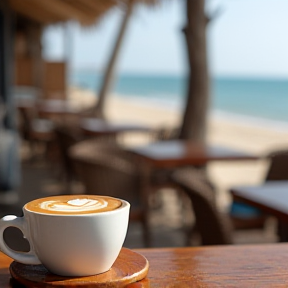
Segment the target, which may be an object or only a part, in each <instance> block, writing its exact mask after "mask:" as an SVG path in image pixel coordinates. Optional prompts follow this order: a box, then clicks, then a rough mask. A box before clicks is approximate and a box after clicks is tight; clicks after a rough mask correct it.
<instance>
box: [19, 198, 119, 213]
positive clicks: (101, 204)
mask: <svg viewBox="0 0 288 288" xmlns="http://www.w3.org/2000/svg"><path fill="white" fill-rule="evenodd" d="M121 205H122V202H121V200H119V199H115V198H112V197H108V196H98V195H62V196H52V197H46V198H41V199H36V200H33V201H31V202H29V203H27V204H26V205H25V206H24V208H25V209H26V210H28V211H32V212H38V213H44V214H57V215H61V214H62V215H73V214H74V215H79V214H93V213H101V212H107V211H112V210H115V209H117V208H119V207H120V206H121Z"/></svg>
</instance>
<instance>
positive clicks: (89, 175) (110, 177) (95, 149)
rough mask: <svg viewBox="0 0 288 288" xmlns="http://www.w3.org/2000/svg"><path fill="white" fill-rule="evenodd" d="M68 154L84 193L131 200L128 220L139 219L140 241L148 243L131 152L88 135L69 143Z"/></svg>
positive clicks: (136, 173)
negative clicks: (77, 141) (140, 225)
mask: <svg viewBox="0 0 288 288" xmlns="http://www.w3.org/2000/svg"><path fill="white" fill-rule="evenodd" d="M69 157H70V159H71V161H73V166H74V168H75V172H76V173H77V176H78V179H79V180H80V181H81V182H82V183H83V184H84V187H85V193H87V194H99V195H108V196H112V197H116V198H121V199H125V200H127V201H128V202H129V203H130V204H131V211H130V220H132V221H133V220H135V221H140V222H141V224H142V226H143V232H144V233H143V236H144V238H143V239H144V244H145V245H146V246H149V244H150V241H149V231H148V223H147V217H146V216H147V215H146V214H145V212H144V211H145V210H144V208H143V207H142V206H141V199H140V198H141V197H140V194H139V191H140V174H139V172H138V170H139V169H138V167H137V166H136V163H135V162H134V161H133V158H131V157H133V156H132V155H131V154H130V153H128V152H126V151H124V150H122V149H121V148H120V147H119V146H118V145H117V144H116V143H115V142H106V141H103V140H95V139H94V140H91V139H90V140H84V141H82V142H80V143H77V144H75V145H74V146H72V147H71V148H70V149H69Z"/></svg>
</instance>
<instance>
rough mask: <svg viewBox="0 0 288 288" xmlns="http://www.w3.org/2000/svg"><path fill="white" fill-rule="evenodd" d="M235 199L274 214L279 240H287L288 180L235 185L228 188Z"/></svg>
mask: <svg viewBox="0 0 288 288" xmlns="http://www.w3.org/2000/svg"><path fill="white" fill-rule="evenodd" d="M230 191H231V193H232V195H233V197H234V199H235V200H238V201H241V202H244V203H246V204H249V205H252V206H255V207H257V208H259V209H261V210H262V211H263V212H266V213H268V214H270V215H273V216H275V217H276V218H277V219H278V220H279V223H281V225H280V227H281V229H280V230H279V231H278V232H279V237H280V241H285V242H286V241H288V181H267V182H265V183H264V184H261V185H256V186H237V187H232V188H231V189H230Z"/></svg>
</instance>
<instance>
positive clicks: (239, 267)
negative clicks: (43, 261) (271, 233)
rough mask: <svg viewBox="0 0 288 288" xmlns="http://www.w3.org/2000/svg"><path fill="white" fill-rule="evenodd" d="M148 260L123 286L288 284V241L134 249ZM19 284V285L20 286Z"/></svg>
mask: <svg viewBox="0 0 288 288" xmlns="http://www.w3.org/2000/svg"><path fill="white" fill-rule="evenodd" d="M134 251H135V252H137V253H140V254H142V255H143V256H145V257H146V258H147V260H148V262H149V271H148V275H147V276H146V278H145V279H143V280H142V281H139V282H136V283H134V284H130V285H128V286H126V288H148V287H150V288H156V287H157V288H166V287H173V288H176V287H179V288H188V287H189V288H191V287H203V288H204V287H221V288H223V287H241V288H251V287H259V288H266V287H278V288H280V287H288V261H287V258H286V257H287V255H288V244H286V243H277V244H253V245H234V246H233V245H230V246H229V245H227V246H226V245H225V246H206V247H185V248H152V249H135V250H134ZM11 262H12V259H11V258H9V257H7V256H5V255H4V254H3V253H2V252H0V287H1V288H16V287H19V286H17V283H15V282H14V281H10V278H11V277H10V274H9V265H10V263H11ZM21 287H23V286H21Z"/></svg>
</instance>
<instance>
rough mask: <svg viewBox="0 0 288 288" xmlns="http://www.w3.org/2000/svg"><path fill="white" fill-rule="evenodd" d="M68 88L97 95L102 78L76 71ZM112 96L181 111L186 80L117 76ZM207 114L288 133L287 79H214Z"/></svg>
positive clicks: (158, 76)
mask: <svg viewBox="0 0 288 288" xmlns="http://www.w3.org/2000/svg"><path fill="white" fill-rule="evenodd" d="M70 84H71V85H74V86H78V87H81V88H85V89H90V90H93V91H99V89H100V84H101V76H100V75H99V74H96V73H93V72H91V71H76V72H74V73H73V74H72V75H71V76H70ZM112 93H113V94H116V95H117V96H118V97H123V98H124V97H125V98H130V99H131V100H133V101H138V102H142V103H143V104H147V105H159V106H161V107H166V108H167V109H183V107H184V105H185V101H186V79H185V78H184V77H180V76H164V75H163V76H161V75H157V76H153V75H128V74H123V75H118V76H117V78H116V79H115V82H114V86H113V91H112ZM210 114H211V115H212V116H216V117H225V118H229V119H234V120H235V121H242V122H243V121H244V122H247V123H253V124H259V125H272V126H274V127H275V128H279V129H280V128H284V129H285V130H287V129H288V79H251V78H247V79H245V78H228V77H227V78H224V77H222V78H221V77H219V78H214V79H212V80H211V103H210Z"/></svg>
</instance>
